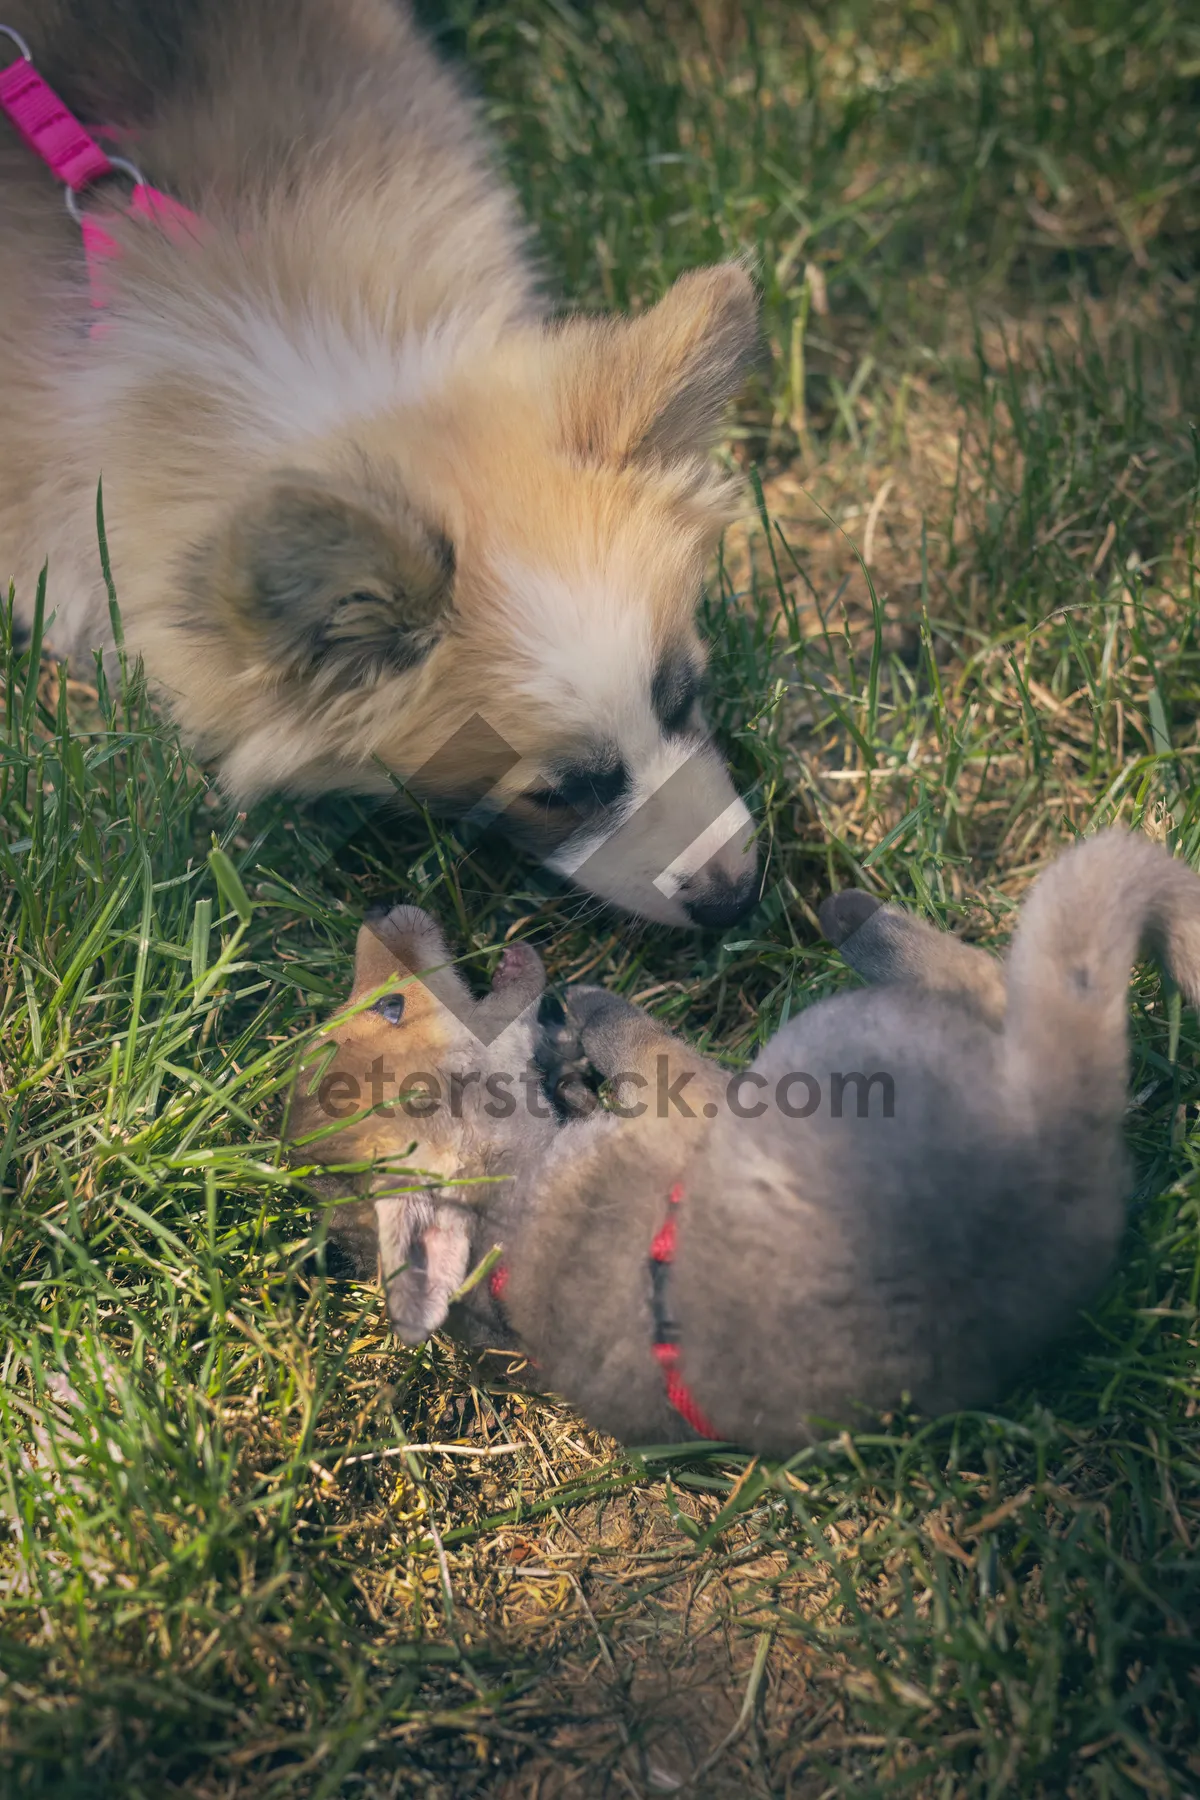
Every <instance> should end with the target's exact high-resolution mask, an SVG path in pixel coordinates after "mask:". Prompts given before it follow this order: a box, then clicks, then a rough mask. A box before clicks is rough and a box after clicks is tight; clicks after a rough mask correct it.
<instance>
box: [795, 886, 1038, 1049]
mask: <svg viewBox="0 0 1200 1800" xmlns="http://www.w3.org/2000/svg"><path fill="white" fill-rule="evenodd" d="M818 916H819V918H820V921H821V930H822V931H823V932H824V933H825V936H826V937H827V938H828V939H829V941H830V943H831V944H834V945H836V946H837V948H838V949H839V950H840V951H841V953H842V955H843V956H844V957H845V959H846V961H847V962H848V963H849V964H850V967H851V968H852V969H857V971H858V973H859V974H860V975H862V976H865V978H866V979H867V980H868V981H870V982H872V983H874V984H875V985H876V986H879V987H917V988H922V989H923V990H924V991H925V992H926V993H937V994H946V995H947V996H951V997H953V998H955V999H958V1000H961V1001H963V1002H964V1003H965V1004H966V1005H968V1006H970V1007H971V1009H972V1010H973V1011H975V1012H977V1013H978V1014H979V1015H980V1017H981V1018H982V1019H983V1020H984V1021H985V1022H986V1023H987V1024H989V1025H993V1026H996V1027H997V1028H999V1026H1000V1025H1002V1024H1003V1022H1004V999H1005V984H1004V969H1003V966H1002V964H1001V963H999V962H998V961H997V960H996V958H995V957H994V956H989V955H988V953H987V951H986V950H976V949H974V948H973V947H972V946H971V945H970V944H964V943H963V942H962V940H961V938H956V937H952V936H951V934H950V933H949V932H948V931H936V930H935V929H934V927H933V926H932V925H927V924H926V923H925V921H924V920H923V919H915V918H913V916H912V914H911V913H906V912H901V910H900V908H899V907H897V906H884V905H882V904H881V903H880V902H879V901H878V900H876V899H874V898H873V896H872V895H870V894H864V893H863V892H862V891H861V889H859V888H843V889H842V891H841V893H838V894H830V896H829V898H828V899H827V900H825V901H823V902H822V904H821V910H820V914H819V915H818Z"/></svg>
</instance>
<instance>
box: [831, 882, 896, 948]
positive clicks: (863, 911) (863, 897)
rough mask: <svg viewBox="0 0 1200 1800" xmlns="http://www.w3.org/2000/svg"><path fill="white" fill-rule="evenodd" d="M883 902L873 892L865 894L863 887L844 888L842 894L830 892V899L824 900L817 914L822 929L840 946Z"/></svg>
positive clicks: (834, 943) (833, 942)
mask: <svg viewBox="0 0 1200 1800" xmlns="http://www.w3.org/2000/svg"><path fill="white" fill-rule="evenodd" d="M882 904H883V902H882V901H881V900H876V899H875V897H874V895H873V894H864V893H863V891H862V889H861V888H843V889H842V891H841V893H840V894H830V895H829V897H828V899H826V900H822V902H821V907H820V911H819V912H818V914H817V917H818V919H819V920H820V922H821V930H822V931H823V932H824V934H825V936H826V937H827V938H828V939H829V942H830V943H831V944H833V945H834V946H835V947H837V946H840V945H842V944H844V943H845V942H846V939H847V938H849V937H853V936H854V933H855V932H856V931H857V930H858V929H859V927H860V926H862V925H865V924H866V922H867V920H868V919H869V918H870V917H871V915H872V913H877V912H878V911H879V908H880V907H881V906H882Z"/></svg>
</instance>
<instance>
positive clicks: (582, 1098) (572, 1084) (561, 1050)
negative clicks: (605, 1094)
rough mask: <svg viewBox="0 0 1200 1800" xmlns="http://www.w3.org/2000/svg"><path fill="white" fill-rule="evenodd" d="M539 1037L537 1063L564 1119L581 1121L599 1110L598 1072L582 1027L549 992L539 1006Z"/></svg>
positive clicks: (548, 1093) (551, 1099) (535, 1053)
mask: <svg viewBox="0 0 1200 1800" xmlns="http://www.w3.org/2000/svg"><path fill="white" fill-rule="evenodd" d="M538 1027H539V1029H538V1034H537V1038H536V1041H535V1044H534V1051H533V1060H534V1063H535V1065H536V1066H537V1068H538V1069H540V1070H541V1074H542V1089H543V1091H544V1093H545V1095H546V1098H547V1100H549V1102H550V1104H551V1106H552V1107H553V1108H554V1111H555V1113H556V1114H557V1116H558V1118H559V1119H560V1120H565V1119H577V1118H579V1117H580V1116H581V1115H586V1114H587V1113H589V1112H592V1111H594V1110H595V1107H596V1103H597V1102H596V1087H597V1085H598V1083H597V1080H596V1075H595V1071H594V1070H593V1068H592V1066H591V1064H590V1063H589V1061H588V1059H587V1057H586V1056H585V1055H584V1050H583V1043H582V1040H581V1038H580V1035H579V1027H578V1025H577V1024H576V1023H575V1021H574V1020H573V1019H572V1017H571V1015H570V1013H569V1012H568V1010H567V1008H566V1006H564V1004H563V1002H562V1000H561V999H560V998H559V996H558V995H557V994H555V993H552V992H551V991H550V990H549V989H547V991H546V993H544V994H543V995H542V998H541V1001H540V1002H539V1004H538Z"/></svg>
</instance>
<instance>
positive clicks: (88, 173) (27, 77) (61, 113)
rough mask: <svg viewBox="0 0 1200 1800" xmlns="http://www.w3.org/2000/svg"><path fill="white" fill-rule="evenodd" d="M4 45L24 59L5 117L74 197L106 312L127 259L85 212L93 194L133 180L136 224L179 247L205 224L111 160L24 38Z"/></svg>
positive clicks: (72, 205)
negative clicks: (120, 260)
mask: <svg viewBox="0 0 1200 1800" xmlns="http://www.w3.org/2000/svg"><path fill="white" fill-rule="evenodd" d="M0 38H7V39H8V40H9V41H10V42H11V43H12V44H14V45H15V46H16V49H17V51H18V56H17V60H16V61H15V62H13V63H10V64H9V66H8V67H7V68H6V69H0V112H4V113H6V114H7V115H8V117H9V119H10V120H11V121H12V123H13V125H14V126H15V127H16V130H17V132H18V134H19V135H20V137H21V138H22V139H23V140H24V142H25V143H26V144H28V146H29V148H30V149H31V150H32V151H33V152H34V154H35V155H36V156H40V157H41V159H42V161H43V162H44V163H45V164H46V167H47V168H48V169H49V170H50V173H51V174H52V175H54V176H55V177H56V178H57V179H58V180H59V181H61V182H62V184H63V186H64V188H65V189H66V199H67V210H68V211H69V212H70V214H71V217H72V218H73V219H74V220H75V221H76V223H77V224H78V226H79V229H80V232H81V233H82V236H83V254H84V257H85V259H86V262H87V272H88V283H89V286H90V288H91V296H92V306H93V309H95V310H96V311H100V310H102V309H103V308H104V307H105V306H107V305H108V302H109V298H110V291H109V287H108V284H107V283H106V281H105V279H104V265H105V263H107V262H109V261H111V260H112V258H113V257H116V256H119V255H120V254H121V246H120V244H119V243H118V241H117V239H116V238H114V237H113V235H112V233H111V232H109V231H106V230H105V229H104V227H103V225H101V224H100V223H99V221H98V220H97V219H95V218H93V217H92V216H91V215H89V214H87V213H84V212H81V211H80V210H79V206H78V201H79V197H80V196H81V195H82V194H84V193H85V192H86V191H87V189H88V188H90V187H93V186H94V185H95V184H96V182H98V181H103V180H104V179H105V178H106V177H107V176H109V175H124V176H126V177H128V179H129V180H130V181H131V182H132V183H133V187H132V191H131V192H130V196H129V201H128V205H127V207H126V213H127V215H128V217H130V218H138V219H149V220H150V221H151V222H152V223H153V224H155V225H157V226H158V228H159V230H160V231H162V232H164V233H165V234H166V236H167V237H169V238H170V239H171V240H172V242H173V243H179V242H181V241H183V240H186V239H191V240H193V241H195V240H197V239H199V238H200V237H201V236H202V235H203V233H204V224H203V221H202V220H200V219H198V218H197V217H196V215H195V213H193V212H189V211H188V209H187V207H186V206H181V205H180V204H179V202H178V200H172V199H171V197H170V195H168V194H163V193H160V192H159V190H158V189H157V188H155V187H151V186H150V185H149V183H148V182H147V181H146V178H145V176H144V175H143V174H142V173H141V171H140V170H139V169H137V168H135V166H134V164H133V163H131V162H126V161H125V159H124V158H123V157H120V156H110V155H109V154H108V153H107V152H106V151H104V150H102V149H101V148H100V146H99V144H98V143H97V142H96V140H95V138H94V137H93V136H92V134H91V132H90V131H88V130H87V129H86V128H85V127H84V126H83V125H81V124H80V122H79V120H78V119H77V118H76V117H75V115H74V113H73V112H72V111H71V109H70V108H69V107H68V106H64V104H63V102H62V101H61V100H60V99H59V97H58V95H57V94H56V93H55V92H54V89H53V88H52V87H50V86H49V85H48V84H47V83H46V82H45V81H44V80H43V79H42V77H41V76H40V75H39V74H38V72H37V70H36V69H35V68H34V66H33V56H32V54H31V52H30V49H29V46H28V44H27V43H26V42H25V40H24V38H23V37H22V36H21V35H20V33H19V32H16V31H13V30H12V28H11V27H10V26H8V25H0ZM104 329H105V327H104V324H103V322H102V321H100V320H96V321H95V322H94V323H93V325H92V327H91V336H92V337H98V336H99V335H100V334H101V333H102V332H103V330H104Z"/></svg>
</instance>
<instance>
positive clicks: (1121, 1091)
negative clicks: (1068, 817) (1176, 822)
mask: <svg viewBox="0 0 1200 1800" xmlns="http://www.w3.org/2000/svg"><path fill="white" fill-rule="evenodd" d="M1142 952H1149V953H1150V954H1152V955H1153V956H1155V958H1156V959H1157V960H1158V961H1159V962H1160V963H1161V964H1162V965H1163V966H1164V967H1165V968H1166V969H1167V970H1168V971H1169V973H1170V975H1171V976H1172V978H1173V979H1174V981H1175V982H1176V984H1177V985H1178V986H1179V988H1180V989H1181V990H1182V992H1183V994H1184V997H1185V998H1186V999H1187V1000H1188V1001H1189V1002H1190V1004H1192V1005H1193V1006H1200V875H1196V874H1195V873H1194V872H1193V871H1192V870H1191V869H1190V868H1189V867H1188V866H1187V864H1186V863H1184V862H1180V861H1179V860H1178V859H1177V858H1176V857H1173V856H1171V855H1170V854H1169V853H1168V852H1167V851H1166V850H1164V849H1163V848H1162V847H1161V846H1160V845H1158V844H1155V843H1152V842H1151V840H1150V839H1149V838H1145V837H1141V836H1139V835H1136V834H1134V833H1130V832H1125V831H1117V830H1113V831H1104V832H1101V833H1100V834H1099V835H1098V836H1096V837H1094V838H1088V839H1085V840H1084V841H1083V842H1082V843H1079V844H1076V845H1075V846H1074V847H1073V848H1072V849H1070V850H1068V851H1067V852H1066V853H1065V855H1063V856H1061V857H1059V859H1058V860H1057V862H1055V863H1053V864H1052V865H1051V867H1050V868H1049V869H1048V870H1047V871H1046V873H1045V874H1044V875H1042V876H1041V877H1040V878H1039V880H1038V881H1037V882H1036V883H1035V884H1034V886H1033V888H1032V890H1031V891H1030V894H1029V897H1028V898H1027V900H1026V901H1025V904H1024V906H1023V907H1022V909H1021V915H1020V919H1019V922H1018V925H1017V931H1016V936H1015V937H1014V939H1013V945H1012V949H1011V951H1010V953H1009V958H1008V968H1007V990H1008V999H1007V1012H1006V1020H1005V1038H1006V1042H1007V1045H1008V1049H1009V1052H1010V1072H1011V1074H1012V1075H1013V1076H1014V1077H1016V1078H1017V1081H1018V1084H1019V1085H1020V1086H1022V1087H1024V1088H1025V1089H1026V1092H1027V1094H1028V1096H1029V1098H1030V1101H1031V1104H1032V1105H1033V1107H1034V1110H1035V1111H1036V1112H1037V1113H1038V1114H1040V1115H1041V1116H1042V1117H1043V1118H1047V1117H1049V1116H1051V1115H1052V1114H1055V1113H1056V1114H1057V1115H1058V1116H1059V1117H1060V1118H1064V1120H1065V1119H1067V1118H1070V1117H1073V1118H1074V1119H1075V1120H1076V1122H1079V1121H1081V1119H1094V1120H1095V1121H1096V1123H1097V1124H1098V1125H1099V1124H1101V1123H1102V1122H1107V1121H1112V1122H1113V1123H1114V1124H1115V1122H1116V1121H1118V1120H1119V1119H1120V1117H1121V1115H1122V1113H1123V1111H1124V1105H1125V1090H1126V1085H1127V1082H1128V1025H1127V1020H1128V1011H1129V1002H1128V990H1129V976H1130V971H1131V968H1132V966H1133V964H1134V962H1135V961H1136V960H1137V957H1138V955H1139V953H1142Z"/></svg>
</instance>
